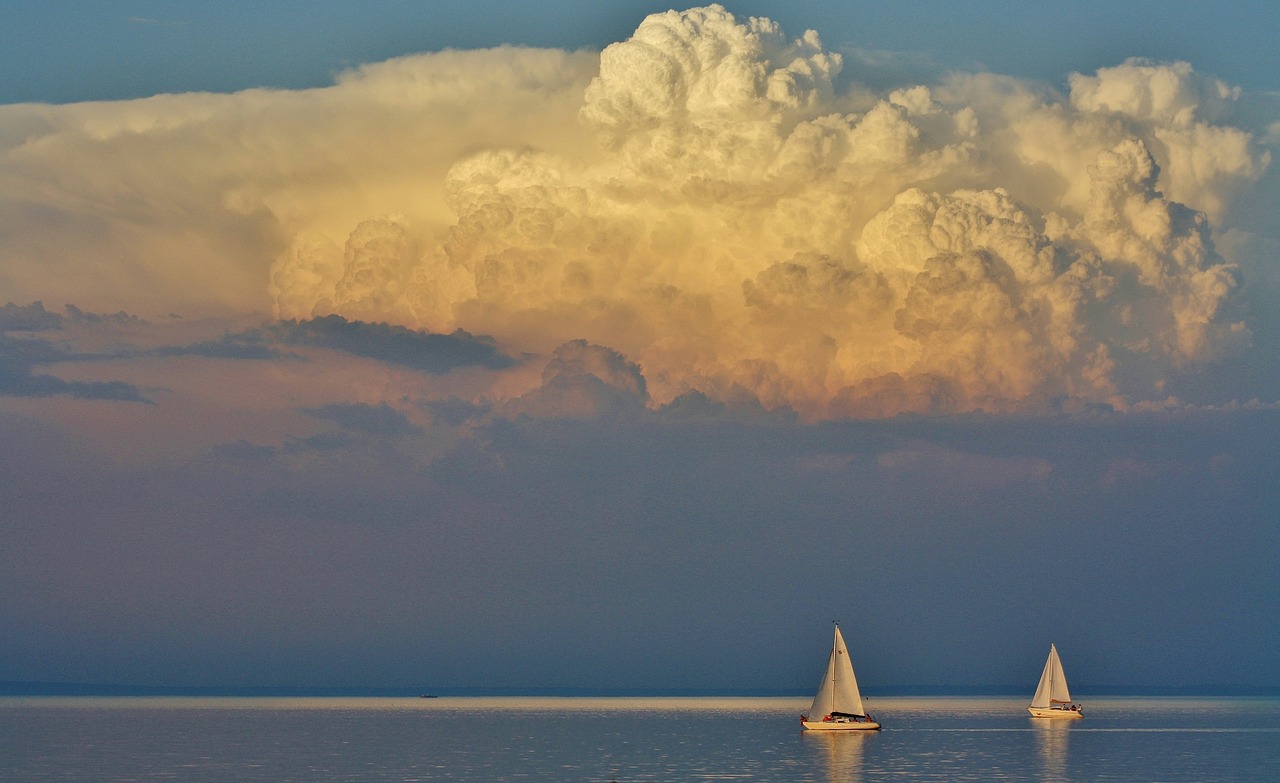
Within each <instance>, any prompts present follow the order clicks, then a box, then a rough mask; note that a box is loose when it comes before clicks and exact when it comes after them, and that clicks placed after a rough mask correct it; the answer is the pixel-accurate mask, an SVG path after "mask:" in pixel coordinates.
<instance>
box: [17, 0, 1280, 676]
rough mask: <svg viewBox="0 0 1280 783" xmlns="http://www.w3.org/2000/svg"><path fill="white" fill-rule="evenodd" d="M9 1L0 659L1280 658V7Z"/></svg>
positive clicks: (425, 662)
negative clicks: (1052, 653)
mask: <svg viewBox="0 0 1280 783" xmlns="http://www.w3.org/2000/svg"><path fill="white" fill-rule="evenodd" d="M261 6H262V4H249V3H238V2H236V3H224V4H218V5H217V6H216V7H210V6H208V4H203V3H192V2H164V3H160V2H136V3H135V2H113V3H89V2H66V1H59V0H54V1H53V2H41V3H35V2H15V3H6V4H5V5H4V6H3V7H2V8H0V74H2V76H0V463H2V464H3V468H2V469H0V628H3V643H0V683H5V682H8V683H15V682H16V683H23V682H26V683H30V682H42V683H103V684H120V685H130V686H145V687H160V688H165V687H168V688H174V687H188V686H199V687H213V688H230V689H235V688H263V687H273V688H274V687H292V688H357V689H358V688H399V689H405V690H406V692H416V691H421V690H436V691H441V692H448V691H450V690H458V689H473V690H501V689H561V690H567V689H582V690H590V691H605V692H635V691H657V692H663V691H666V692H675V691H680V692H689V691H699V692H755V693H761V692H769V693H795V694H803V693H806V692H808V691H809V690H810V689H811V688H812V687H813V686H814V685H816V680H817V679H818V677H819V676H820V674H821V671H822V668H823V666H824V664H825V661H826V657H827V654H828V651H829V645H830V639H831V622H832V621H833V620H836V621H839V622H840V623H841V628H842V630H843V632H844V635H845V638H846V640H847V642H848V644H849V647H850V650H851V654H852V656H853V658H854V663H855V666H856V668H857V670H858V674H859V679H860V682H861V684H862V686H863V690H864V692H867V693H870V694H873V695H875V694H893V693H895V692H906V691H908V690H914V691H919V690H921V689H924V690H928V689H937V690H983V689H987V690H998V691H1001V692H1009V691H1011V692H1019V690H1020V689H1025V690H1026V691H1027V694H1028V696H1029V695H1030V693H1031V691H1032V690H1034V685H1035V681H1036V679H1037V678H1038V676H1039V672H1040V669H1041V667H1042V666H1043V662H1044V657H1045V655H1046V654H1047V650H1048V646H1049V644H1050V643H1051V642H1052V643H1056V644H1057V646H1058V649H1059V651H1060V652H1061V654H1062V657H1063V660H1064V663H1065V666H1066V669H1067V672H1068V676H1069V677H1070V678H1071V682H1072V684H1073V686H1074V687H1075V688H1076V689H1078V690H1081V691H1082V692H1085V693H1089V692H1093V693H1105V692H1118V693H1123V692H1139V691H1152V690H1162V691H1179V690H1197V691H1202V692H1206V691H1207V692H1214V691H1217V692H1240V691H1255V692H1256V691H1262V690H1268V689H1270V690H1271V691H1274V690H1275V689H1278V688H1280V660H1278V659H1277V658H1276V657H1275V655H1274V650H1275V649H1276V646H1277V644H1278V643H1280V623H1277V620H1276V618H1277V617H1280V565H1277V562H1276V558H1275V552H1276V551H1278V550H1280V526H1278V524H1277V520H1280V489H1278V488H1277V487H1276V485H1275V482H1274V479H1273V477H1274V476H1275V475H1276V474H1277V472H1278V471H1280V448H1277V446H1276V444H1277V443H1280V268H1278V267H1277V259H1278V253H1280V227H1278V226H1277V222H1276V215H1277V214H1280V187H1278V184H1280V181H1278V179H1277V166H1278V165H1280V162H1277V161H1276V159H1275V158H1276V155H1277V146H1280V62H1277V59H1278V58H1280V55H1277V53H1276V50H1275V47H1274V46H1273V45H1272V42H1271V41H1270V40H1269V38H1270V36H1271V34H1272V31H1274V30H1275V29H1277V27H1278V26H1280V7H1277V6H1275V5H1274V4H1272V3H1267V4H1263V3H1236V4H1232V5H1231V7H1230V8H1211V7H1208V6H1205V5H1204V4H1169V3H1154V2H1137V3H1125V2H1119V3H1115V2H1113V3H1105V4H1104V3H1086V4H1084V5H1081V4H1075V5H1072V6H1071V7H1070V8H1065V7H1059V6H1060V4H1048V3H1017V4H1012V3H1011V4H1002V3H969V4H953V3H928V2H903V3H894V4H870V3H833V2H817V1H816V0H812V1H808V2H805V1H801V2H790V3H785V4H783V3H757V2H747V3H741V4H728V5H725V6H720V5H707V6H689V7H679V8H676V9H670V8H669V7H667V6H663V5H656V4H652V3H640V2H621V3H609V4H600V3H585V2H560V3H554V4H553V3H528V2H514V3H494V2H478V3H477V2H473V3H467V4H463V3H458V2H452V0H447V1H445V2H436V3H411V2H393V1H392V0H385V1H384V2H365V3H359V4H356V3H351V2H343V1H340V0H328V1H327V2H319V3H315V4H310V5H309V6H308V7H307V8H306V9H305V10H297V9H294V8H286V7H282V6H281V5H280V4H265V7H261Z"/></svg>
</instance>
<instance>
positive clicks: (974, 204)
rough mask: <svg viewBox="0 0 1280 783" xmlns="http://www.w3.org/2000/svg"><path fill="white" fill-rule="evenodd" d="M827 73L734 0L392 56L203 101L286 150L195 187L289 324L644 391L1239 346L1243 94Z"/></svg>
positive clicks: (956, 373)
mask: <svg viewBox="0 0 1280 783" xmlns="http://www.w3.org/2000/svg"><path fill="white" fill-rule="evenodd" d="M844 67H845V66H844V62H843V60H842V58H841V56H840V55H839V54H838V53H835V52H830V51H827V50H826V49H825V48H824V46H823V43H822V41H821V40H820V38H819V36H818V34H817V33H815V32H813V31H807V32H805V33H803V34H802V35H801V36H799V37H798V38H791V37H788V36H787V35H786V34H784V32H783V31H782V30H781V29H780V28H779V26H778V25H777V24H776V23H774V22H772V21H770V20H768V19H762V18H749V19H740V18H737V17H735V16H734V15H732V14H731V13H730V12H729V11H727V10H725V9H724V8H722V7H720V6H718V5H712V6H708V7H705V8H695V9H690V10H687V11H683V12H677V11H669V12H666V13H662V14H655V15H653V16H650V17H648V18H647V19H645V20H644V21H643V22H641V24H640V25H639V27H638V28H637V29H636V31H635V33H634V34H633V35H632V36H631V37H630V38H629V39H628V40H626V41H622V42H619V43H616V44H613V45H612V46H609V47H607V48H606V49H605V50H604V51H603V52H601V53H600V55H599V57H598V58H596V57H594V56H589V55H582V54H575V55H567V54H565V53H554V52H545V51H538V50H515V49H499V50H491V51H488V52H469V53H441V54H439V55H424V56H420V57H416V58H403V59H401V60H396V61H391V62H388V63H383V64H378V65H373V66H366V67H364V68H362V69H360V70H359V71H356V72H352V73H351V74H347V75H345V76H344V77H343V78H342V79H340V80H339V82H338V84H336V85H335V86H334V87H331V88H328V89H326V90H317V91H304V92H300V93H296V94H289V95H286V96H283V97H282V98H281V101H282V103H283V104H287V105H288V108H280V109H278V111H279V114H278V115H277V114H271V113H270V112H271V111H272V110H271V109H269V108H267V103H266V97H268V96H263V95H261V94H258V93H247V94H244V95H242V96H229V97H221V98H218V101H219V102H220V103H219V106H222V104H228V103H230V104H232V105H234V106H236V107H238V108H237V109H236V111H237V112H238V114H239V120H238V122H239V124H241V125H244V126H246V127H248V128H249V129H250V130H249V131H246V132H245V133H246V134H247V135H248V136H249V137H250V138H251V140H253V142H254V145H255V147H257V148H262V149H265V150H267V151H269V153H270V154H271V155H274V156H276V157H275V158H273V163H274V166H273V167H272V168H271V169H270V171H268V172H267V173H263V174H257V175H255V174H250V173H247V171H243V170H242V169H245V168H246V166H247V164H246V163H245V160H247V158H246V157H245V156H246V155H247V154H248V153H247V152H246V151H245V149H244V147H243V146H241V147H236V148H235V153H236V154H231V152H230V151H228V152H226V153H225V157H226V158H227V159H228V162H229V163H231V164H234V166H235V167H236V168H235V171H236V172H237V173H236V174H235V176H234V177H231V180H232V181H233V185H228V186H226V188H225V189H224V190H219V191H217V192H215V193H213V194H212V195H211V196H210V198H216V199H217V200H218V201H219V202H220V203H221V204H222V205H224V207H225V208H227V209H231V210H232V211H233V212H235V214H237V215H241V216H248V217H249V218H253V217H254V216H259V215H265V216H268V217H269V218H270V220H271V221H272V225H273V226H274V229H275V232H276V233H275V235H274V238H273V240H272V241H271V242H264V243H263V244H262V249H263V252H265V253H267V254H268V255H269V256H270V257H271V258H273V261H274V262H273V264H272V267H271V270H270V272H269V275H267V289H268V291H269V294H270V297H271V302H272V304H273V305H274V309H275V314H276V315H277V316H278V317H280V318H285V319H308V318H313V317H318V316H327V315H340V316H343V317H344V318H347V319H353V320H356V319H358V320H364V321H377V322H387V323H392V324H398V325H402V326H407V327H411V328H419V329H429V330H432V331H437V332H452V331H453V330H455V329H464V330H466V331H467V332H469V333H472V334H484V335H492V336H493V337H494V338H495V339H496V340H497V341H498V343H499V344H500V345H502V346H503V347H504V350H506V351H507V352H508V353H509V354H511V355H516V354H518V353H521V352H530V353H535V354H541V355H544V356H547V355H551V354H552V352H553V351H555V350H556V349H557V348H560V347H562V346H572V345H591V346H595V347H598V348H599V349H600V350H603V351H614V352H617V354H618V356H619V357H625V360H626V361H627V362H631V363H634V364H635V365H636V366H638V367H639V368H640V369H641V370H642V372H643V380H644V381H645V383H646V384H647V386H645V387H643V389H644V392H645V393H644V394H643V395H641V397H636V398H637V399H639V398H642V399H644V400H647V401H648V403H649V404H663V403H666V402H669V401H670V400H672V399H674V398H675V397H677V396H679V395H680V394H683V393H685V392H688V391H691V390H697V391H699V392H701V393H703V394H706V395H708V396H711V397H715V398H719V399H732V398H735V397H740V396H742V395H744V394H745V395H747V396H749V397H753V398H755V399H756V400H758V401H759V402H760V403H762V404H764V405H765V406H766V407H778V406H791V407H793V408H795V409H796V410H798V411H800V412H801V413H802V414H805V415H807V416H811V417H815V418H821V417H826V416H867V417H874V416H886V415H893V414H896V413H902V412H962V411H973V410H989V411H1019V410H1043V409H1045V408H1046V406H1051V405H1056V404H1062V403H1063V402H1064V401H1066V402H1068V403H1078V404H1092V403H1109V404H1112V405H1115V406H1117V407H1127V406H1131V405H1133V404H1138V403H1142V402H1143V401H1147V400H1154V399H1159V398H1161V397H1162V395H1163V392H1162V391H1161V389H1162V383H1163V379H1164V378H1165V377H1166V376H1167V375H1169V374H1170V373H1174V372H1178V371H1181V370H1185V369H1186V368H1188V367H1195V366H1197V365H1199V364H1201V363H1204V362H1206V361H1210V360H1213V359H1215V358H1217V357H1220V356H1222V355H1224V354H1227V353H1229V352H1230V351H1232V350H1236V349H1239V348H1240V347H1242V346H1244V345H1247V343H1248V340H1249V331H1248V328H1247V326H1246V325H1245V324H1244V323H1242V322H1241V319H1240V318H1238V317H1235V316H1231V315H1230V313H1231V312H1232V309H1231V308H1230V307H1229V304H1230V302H1231V299H1232V297H1233V295H1234V293H1235V292H1236V291H1237V290H1238V289H1239V287H1240V284H1241V282H1240V281H1241V276H1240V272H1239V270H1238V268H1237V265H1236V264H1235V263H1234V262H1233V261H1229V260H1227V259H1226V258H1224V257H1223V256H1222V255H1221V254H1220V253H1219V251H1218V249H1217V248H1216V247H1215V243H1214V238H1215V232H1216V231H1218V230H1219V228H1220V227H1221V226H1223V225H1226V224H1228V223H1229V221H1230V217H1231V214H1232V208H1233V205H1234V204H1235V203H1237V201H1238V200H1239V199H1240V198H1241V197H1242V195H1243V194H1246V193H1247V192H1248V189H1249V188H1250V187H1251V186H1252V185H1253V184H1255V183H1256V182H1257V181H1258V180H1259V179H1260V178H1261V177H1262V175H1263V173H1264V171H1265V170H1266V169H1267V167H1268V165H1269V162H1270V159H1269V155H1268V153H1266V152H1265V151H1264V150H1263V149H1262V148H1261V146H1260V145H1261V140H1259V139H1256V138H1254V137H1253V136H1251V135H1250V133H1249V132H1247V131H1244V130H1241V129H1239V128H1236V127H1232V126H1231V125H1229V124H1228V123H1229V120H1230V118H1231V111H1232V107H1233V105H1234V103H1235V101H1236V100H1237V98H1238V97H1239V91H1238V90H1236V89H1234V88H1231V87H1228V86H1227V85H1225V84H1223V83H1221V82H1219V81H1217V80H1215V79H1212V78H1209V77H1205V76H1203V75H1202V74H1199V73H1197V72H1195V71H1194V70H1193V69H1192V68H1191V67H1190V66H1189V65H1187V64H1185V63H1150V62H1146V61H1140V60H1132V61H1128V62H1125V63H1122V64H1120V65H1117V66H1114V67H1110V68H1104V69H1101V70H1099V71H1097V72H1096V73H1095V74H1094V75H1092V76H1085V75H1079V74H1076V75H1073V76H1072V77H1071V80H1070V92H1069V94H1068V95H1067V96H1059V95H1057V94H1055V93H1053V92H1052V91H1049V90H1047V89H1045V88H1042V87H1037V86H1034V85H1029V84H1027V83H1023V82H1020V81H1018V80H1015V79H1011V78H1006V77H1000V76H996V75H991V74H973V75H956V76H952V77H950V78H948V79H947V80H946V81H945V82H943V83H941V84H936V85H913V86H906V87H903V88H902V89H897V90H894V91H892V92H890V93H888V94H886V95H875V94H873V93H871V92H870V91H868V90H866V89H864V88H861V87H858V86H857V77H858V74H857V73H856V72H855V73H843V69H844ZM842 84H851V85H853V86H846V87H840V86H838V85H842ZM174 100H175V102H176V101H177V99H174ZM208 100H212V99H208ZM188 103H189V104H190V105H188ZM188 103H183V104H182V105H181V106H174V107H172V109H171V110H168V111H167V113H166V111H159V114H160V117H159V118H158V119H157V118H155V117H148V118H147V119H146V121H145V124H147V128H148V130H147V132H148V133H160V132H161V131H157V130H155V129H156V128H166V129H167V130H164V131H163V133H165V134H170V135H172V134H173V133H174V132H175V131H173V128H180V127H187V126H190V127H191V128H193V129H194V130H193V131H192V132H191V133H190V134H189V135H185V136H182V135H180V136H179V137H178V138H179V139H180V140H181V141H182V142H183V143H185V144H188V145H194V142H192V141H191V139H192V138H193V137H195V136H196V135H198V134H197V132H198V131H199V130H201V129H205V130H207V129H208V128H209V127H216V126H217V124H218V123H220V122H223V120H221V119H219V116H220V115H219V114H218V113H217V112H213V111H212V110H210V111H208V112H206V113H205V114H200V112H199V111H198V110H199V108H200V107H201V106H202V105H203V104H202V103H201V102H200V100H199V99H198V98H195V97H193V98H191V100H190V101H189V102H188ZM143 108H146V107H134V108H132V109H131V110H130V111H129V112H125V113H129V114H130V116H132V117H133V119H132V120H130V122H133V123H134V124H135V125H137V124H138V123H140V122H143V120H141V119H138V116H139V115H142V114H145V113H146V112H144V111H143ZM150 108H151V109H153V110H158V109H159V108H160V107H156V106H151V107H150ZM222 108H223V111H224V113H225V111H226V107H225V106H222ZM353 109H356V110H358V111H352V110H353ZM352 116H360V117H366V119H363V120H360V121H359V122H357V123H356V124H355V125H354V126H353V125H352V123H353V122H355V121H353V120H351V119H350V118H351V117H352ZM166 118H167V119H166ZM95 122H96V123H97V124H96V125H95V124H92V123H89V122H88V121H87V120H86V121H85V123H84V125H83V127H84V128H86V129H87V128H89V127H90V126H91V125H92V127H96V128H98V129H99V130H98V133H99V136H100V137H101V136H103V134H106V135H110V134H117V135H118V134H120V133H123V132H124V131H122V130H121V127H120V126H121V124H122V123H125V124H127V123H126V118H124V117H123V116H121V117H117V118H115V119H114V120H113V122H114V125H112V124H110V123H106V124H105V125H104V122H105V121H103V120H101V119H95ZM165 122H167V123H168V124H167V125H166V124H165ZM108 126H110V127H108ZM103 128H106V130H103ZM85 133H88V130H86V131H85ZM289 134H292V136H290V135H289ZM208 135H209V134H208V133H205V134H203V135H200V138H207V137H208ZM284 138H290V139H292V141H291V142H290V143H288V144H286V143H284V142H283V141H282V139H284ZM329 139H331V140H334V141H335V143H336V144H338V145H342V144H346V147H347V149H348V151H347V152H345V153H344V152H342V151H341V149H340V148H339V147H336V146H333V145H331V144H328V143H326V141H327V140H329ZM356 139H361V140H362V141H361V143H360V144H355V143H354V140H356ZM370 139H374V141H370ZM268 142H270V143H268ZM98 143H101V141H99V142H98ZM24 154H27V153H26V152H25V151H24ZM192 154H194V153H192ZM209 165H210V166H212V165H213V164H212V163H210V164H209ZM362 165H364V168H363V169H362V168H361V167H362ZM308 185H309V187H308ZM246 219H248V218H246ZM255 219H256V218H255ZM575 341H582V342H581V343H578V342H575ZM566 350H570V349H569V348H568V347H565V348H561V351H562V352H563V351H566ZM593 350H595V348H593ZM570 352H572V351H571V350H570ZM560 360H561V361H563V357H562V358H561V359H560ZM546 382H548V381H547V380H546V379H544V383H546ZM558 383H561V384H562V385H563V384H565V383H567V381H563V380H562V381H559V382H558ZM605 385H606V386H607V387H608V388H609V389H614V390H616V387H615V385H614V384H612V382H609V383H606V384H605ZM515 396H519V395H518V394H516V395H515ZM632 397H635V395H632Z"/></svg>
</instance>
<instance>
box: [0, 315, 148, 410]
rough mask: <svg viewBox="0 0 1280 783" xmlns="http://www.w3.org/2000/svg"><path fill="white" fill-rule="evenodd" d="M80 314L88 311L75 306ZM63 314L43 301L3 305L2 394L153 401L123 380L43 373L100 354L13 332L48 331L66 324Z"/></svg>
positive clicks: (0, 344) (0, 333)
mask: <svg viewBox="0 0 1280 783" xmlns="http://www.w3.org/2000/svg"><path fill="white" fill-rule="evenodd" d="M72 314H73V316H74V317H77V318H84V317H85V315H86V314H84V313H82V312H81V311H79V310H73V311H72ZM63 324H64V319H63V317H61V316H59V315H57V314H56V313H51V312H49V311H48V310H45V309H44V305H43V304H41V303H40V302H35V303H33V304H30V305H27V306H25V307H20V306H18V305H15V304H13V303H12V302H9V303H7V304H5V306H4V307H3V308H0V395H6V396H11V397H54V396H70V397H74V398H77V399H86V400H115V401H121V402H145V403H150V402H151V400H149V399H148V398H147V397H146V396H145V395H144V394H143V393H142V390H141V389H139V388H138V387H137V386H134V385H133V384H130V383H125V382H123V381H68V380H63V379H62V378H58V377H56V376H53V375H45V374H39V373H37V372H36V368H37V367H42V366H46V365H50V364H62V363H67V362H82V361H86V360H91V359H97V358H100V357H99V356H95V355H91V354H78V353H74V352H72V351H71V350H69V349H68V348H66V347H64V346H63V345H60V344H57V343H54V342H52V341H50V340H45V339H39V338H35V337H30V336H24V337H13V336H11V335H10V334H8V333H9V332H47V331H57V330H60V329H61V328H62V327H63Z"/></svg>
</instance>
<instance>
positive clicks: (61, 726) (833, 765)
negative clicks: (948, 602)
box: [0, 698, 1280, 783]
mask: <svg viewBox="0 0 1280 783" xmlns="http://www.w3.org/2000/svg"><path fill="white" fill-rule="evenodd" d="M1025 701H1026V699H1021V698H1019V699H1003V698H1002V699H983V698H941V699H929V698H882V699H875V700H873V701H872V704H871V709H872V712H873V713H874V714H875V715H876V716H877V717H878V718H879V719H880V720H881V721H882V722H883V723H884V726H885V729H884V731H882V732H880V733H870V734H862V733H857V734H845V735H817V734H812V733H802V732H801V731H800V726H799V723H798V718H797V716H798V714H799V713H800V712H801V711H803V710H804V709H805V708H806V707H808V699H793V698H760V699H752V698H734V699H721V698H697V699H685V698H669V699H636V698H616V699H615V698H600V699H595V698H560V699H556V698H521V699H496V698H439V699H416V698H414V699H377V698H355V699H347V698H327V699H274V698H252V699H214V698H143V699H130V698H83V699H81V698H0V781H6V783H8V782H10V781H12V783H27V781H95V782H99V781H101V782H103V783H107V782H111V783H115V782H116V781H201V782H203V781H211V782H212V781H217V782H218V783H230V782H232V781H271V782H273V783H276V782H279V781H298V782H299V783H301V782H302V781H459V782H466V781H486V782H492V781H523V780H530V781H604V782H606V783H607V781H618V783H625V782H626V781H721V780H728V781H778V782H779V783H797V782H798V783H806V782H809V781H821V782H822V783H853V782H854V781H865V782H867V783H871V782H873V781H1051V782H1053V783H1058V782H1061V781H1079V782H1084V781H1143V782H1144V783H1147V782H1151V781H1161V782H1166V781H1167V782H1176V781H1223V782H1224V783H1225V782H1230V781H1268V783H1270V782H1272V781H1277V780H1280V700H1278V699H1189V700H1188V699H1121V698H1093V699H1085V700H1083V701H1084V705H1085V712H1086V714H1087V716H1088V717H1086V718H1085V719H1084V720H1083V721H1073V722H1070V723H1060V722H1048V721H1033V720H1032V719H1031V718H1030V717H1028V716H1027V714H1026V712H1025V710H1024V706H1025Z"/></svg>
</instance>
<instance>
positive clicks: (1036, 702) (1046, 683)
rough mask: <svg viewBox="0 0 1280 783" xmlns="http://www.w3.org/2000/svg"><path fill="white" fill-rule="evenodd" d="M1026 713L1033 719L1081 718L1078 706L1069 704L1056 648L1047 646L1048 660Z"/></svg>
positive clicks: (1068, 692) (1069, 693)
mask: <svg viewBox="0 0 1280 783" xmlns="http://www.w3.org/2000/svg"><path fill="white" fill-rule="evenodd" d="M1027 712H1029V713H1031V717H1033V718H1083V717H1084V713H1083V712H1081V711H1080V705H1079V704H1072V703H1071V691H1069V690H1067V675H1066V673H1064V672H1063V671H1062V659H1061V658H1059V657H1058V648H1057V646H1055V645H1053V644H1050V645H1049V659H1048V660H1047V661H1045V662H1044V671H1043V672H1042V673H1041V674H1040V684H1039V685H1038V686H1036V695H1035V696H1032V697H1031V706H1030V707H1027Z"/></svg>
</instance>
